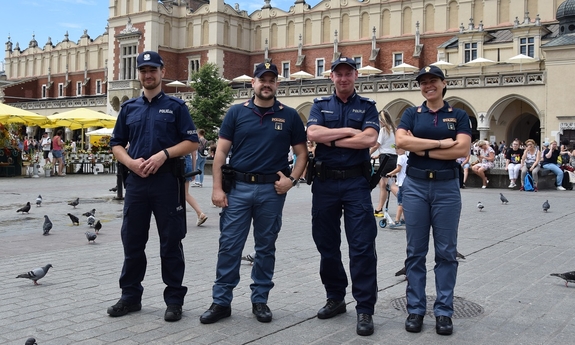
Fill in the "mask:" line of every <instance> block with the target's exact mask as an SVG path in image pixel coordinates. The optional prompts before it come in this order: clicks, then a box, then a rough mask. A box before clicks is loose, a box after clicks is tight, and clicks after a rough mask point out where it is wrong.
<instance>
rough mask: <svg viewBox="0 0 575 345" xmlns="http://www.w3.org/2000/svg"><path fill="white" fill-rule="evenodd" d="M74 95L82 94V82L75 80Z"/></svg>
mask: <svg viewBox="0 0 575 345" xmlns="http://www.w3.org/2000/svg"><path fill="white" fill-rule="evenodd" d="M76 96H82V82H81V81H77V82H76Z"/></svg>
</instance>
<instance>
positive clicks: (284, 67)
mask: <svg viewBox="0 0 575 345" xmlns="http://www.w3.org/2000/svg"><path fill="white" fill-rule="evenodd" d="M282 77H284V78H286V79H287V78H289V62H282Z"/></svg>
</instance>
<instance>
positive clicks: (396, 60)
mask: <svg viewBox="0 0 575 345" xmlns="http://www.w3.org/2000/svg"><path fill="white" fill-rule="evenodd" d="M402 63H403V53H393V67H395V66H399V65H401V64H402Z"/></svg>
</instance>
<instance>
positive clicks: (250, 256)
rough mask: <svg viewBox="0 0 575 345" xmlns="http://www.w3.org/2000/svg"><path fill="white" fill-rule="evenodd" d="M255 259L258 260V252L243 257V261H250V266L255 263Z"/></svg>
mask: <svg viewBox="0 0 575 345" xmlns="http://www.w3.org/2000/svg"><path fill="white" fill-rule="evenodd" d="M255 258H256V252H252V253H250V254H246V255H244V256H242V260H244V261H248V262H249V263H250V264H253V263H254V260H255Z"/></svg>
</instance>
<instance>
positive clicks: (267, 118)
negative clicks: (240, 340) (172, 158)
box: [200, 62, 307, 324]
mask: <svg viewBox="0 0 575 345" xmlns="http://www.w3.org/2000/svg"><path fill="white" fill-rule="evenodd" d="M277 77H278V70H277V67H276V66H275V65H274V64H272V63H269V62H266V63H261V64H259V65H257V66H256V69H255V72H254V79H253V80H252V87H253V89H254V97H253V98H252V99H250V100H249V101H246V102H244V103H243V104H236V105H234V106H232V107H231V108H230V109H229V110H228V112H227V114H226V117H225V118H224V121H223V123H222V127H221V129H220V134H219V141H218V147H217V149H216V155H215V157H214V163H213V167H212V168H213V169H212V171H213V175H214V182H213V183H214V185H213V192H212V201H213V203H214V205H216V206H219V207H223V210H222V213H221V217H220V246H219V250H218V263H217V266H216V281H215V282H214V286H213V289H212V300H213V302H212V304H211V306H210V307H209V309H208V310H207V311H206V312H204V313H203V314H202V316H201V317H200V322H201V323H204V324H208V323H214V322H217V321H219V320H220V319H222V318H225V317H229V316H230V315H231V313H232V308H231V303H232V299H233V289H234V288H235V287H236V286H237V285H238V283H239V281H240V264H241V257H242V250H243V248H244V244H245V243H246V239H247V237H248V234H249V232H250V225H251V224H250V223H252V222H253V228H254V229H253V235H254V242H255V247H254V249H255V252H256V256H255V260H254V264H253V266H252V276H251V277H252V279H253V284H251V285H250V288H251V290H252V293H251V301H252V313H253V314H254V315H255V316H256V319H257V320H258V321H259V322H270V321H272V312H271V310H270V308H269V307H268V305H267V302H268V296H269V293H270V290H271V289H272V288H273V286H274V283H273V281H272V278H273V274H274V267H275V251H276V247H275V243H276V239H277V237H278V234H279V231H280V229H281V224H282V211H283V207H284V203H285V198H286V193H287V192H288V191H289V190H290V188H292V187H293V186H294V185H295V184H296V183H297V180H298V178H299V177H300V176H301V174H302V173H303V170H304V169H305V166H306V163H307V161H306V160H305V159H298V160H297V162H296V163H295V166H294V168H293V171H291V172H290V170H289V165H288V160H287V157H288V152H289V149H290V146H292V147H293V151H294V152H295V154H296V155H298V156H300V157H305V156H306V155H307V148H306V136H305V129H304V126H303V122H302V121H301V118H300V117H299V114H298V113H297V111H296V110H295V109H293V108H290V107H286V106H285V105H283V104H281V103H280V102H279V101H278V100H277V99H276V97H275V95H276V91H277V87H278V79H277ZM229 152H232V156H231V158H230V165H231V168H229V167H227V168H226V171H230V174H226V176H229V177H230V178H231V179H232V180H233V181H232V182H231V184H232V186H231V188H230V190H226V191H224V188H223V186H222V170H223V168H222V166H223V165H224V164H225V162H226V157H227V156H228V153H229ZM226 179H227V177H226Z"/></svg>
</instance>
